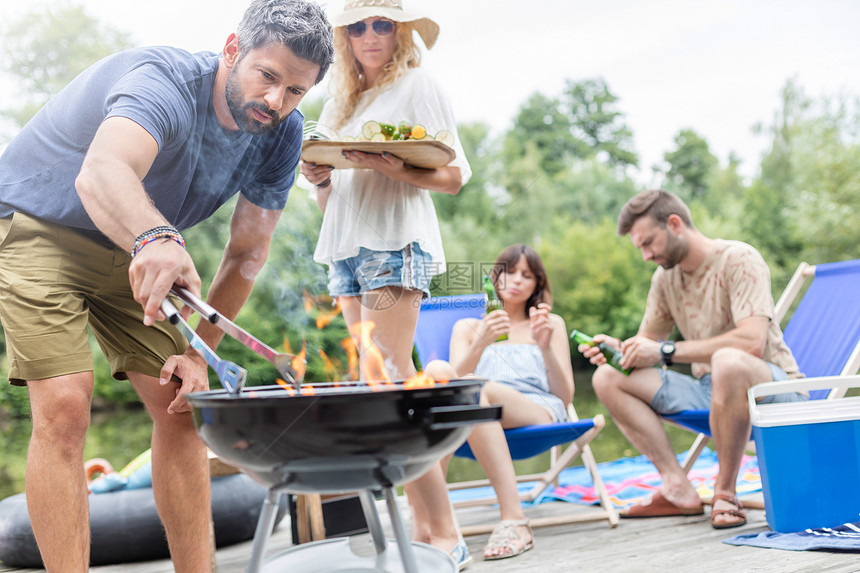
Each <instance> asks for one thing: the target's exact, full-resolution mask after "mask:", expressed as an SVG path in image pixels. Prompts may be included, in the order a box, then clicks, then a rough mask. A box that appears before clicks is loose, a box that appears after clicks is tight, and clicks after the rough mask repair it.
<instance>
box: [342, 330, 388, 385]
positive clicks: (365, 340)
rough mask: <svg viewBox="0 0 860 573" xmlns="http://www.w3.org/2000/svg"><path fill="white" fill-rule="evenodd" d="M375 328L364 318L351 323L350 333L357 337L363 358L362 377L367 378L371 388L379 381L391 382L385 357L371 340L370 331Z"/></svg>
mask: <svg viewBox="0 0 860 573" xmlns="http://www.w3.org/2000/svg"><path fill="white" fill-rule="evenodd" d="M374 328H376V324H374V323H373V322H372V321H369V320H365V321H362V322H357V323H355V324H353V325H352V328H351V329H350V334H351V335H352V337H353V338H356V339H358V344H359V349H360V351H361V356H362V357H363V358H364V360H363V361H362V365H361V371H362V379H364V380H367V382H368V385H369V386H370V387H371V389H376V386H378V385H379V383H380V382H382V383H385V384H391V383H392V382H391V377H390V376H389V375H388V370H386V368H385V358H383V356H382V352H380V350H379V347H378V346H376V344H375V343H374V342H373V337H372V336H371V333H372V332H373V329H374Z"/></svg>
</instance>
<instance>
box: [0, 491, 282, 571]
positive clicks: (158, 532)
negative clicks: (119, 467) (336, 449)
mask: <svg viewBox="0 0 860 573" xmlns="http://www.w3.org/2000/svg"><path fill="white" fill-rule="evenodd" d="M267 493H268V490H267V489H266V488H265V487H264V486H262V485H260V484H258V483H257V482H255V481H254V480H252V479H251V478H250V477H248V476H246V475H245V474H233V475H229V476H223V477H215V478H212V519H213V521H214V525H215V545H216V546H218V547H226V546H228V545H232V544H235V543H239V542H240V541H247V540H249V539H251V538H253V537H254V530H255V528H256V526H257V519H258V518H259V516H260V510H261V508H262V506H263V501H264V500H265V499H266V495H267ZM89 504H90V529H91V532H92V547H91V550H90V564H91V565H111V564H114V563H128V562H132V561H145V560H151V559H163V558H166V557H168V556H169V552H168V549H167V540H166V538H165V536H164V527H163V526H162V525H161V520H160V519H159V518H158V514H157V513H156V510H155V500H154V498H153V494H152V488H140V489H122V490H118V491H111V492H107V493H103V494H98V495H90V496H89ZM286 511H287V501H286V496H285V495H284V496H281V504H280V506H279V508H278V514H277V519H276V520H275V524H276V525H277V524H278V523H279V522H280V521H281V519H283V517H284V515H285V513H286ZM0 561H2V562H3V564H5V565H8V566H10V567H22V568H40V567H42V557H41V555H39V548H38V547H37V546H36V539H35V537H34V536H33V530H32V528H31V527H30V517H29V516H28V515H27V501H26V498H25V496H24V494H23V493H19V494H17V495H13V496H11V497H7V498H6V499H4V500H2V501H0Z"/></svg>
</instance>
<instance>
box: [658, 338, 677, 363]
mask: <svg viewBox="0 0 860 573" xmlns="http://www.w3.org/2000/svg"><path fill="white" fill-rule="evenodd" d="M673 356H675V341H674V340H667V341H665V342H661V343H660V362H662V363H663V366H671V365H672V357H673Z"/></svg>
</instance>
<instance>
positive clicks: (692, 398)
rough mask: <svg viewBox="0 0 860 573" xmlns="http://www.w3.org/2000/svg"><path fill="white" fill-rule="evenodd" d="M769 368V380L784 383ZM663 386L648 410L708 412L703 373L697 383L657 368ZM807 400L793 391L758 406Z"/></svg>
mask: <svg viewBox="0 0 860 573" xmlns="http://www.w3.org/2000/svg"><path fill="white" fill-rule="evenodd" d="M767 365H768V366H769V367H770V372H771V375H772V376H773V378H772V380H773V381H774V382H775V381H778V380H787V379H788V375H787V374H786V373H785V372H784V371H783V370H782V368H780V367H779V366H777V365H775V364H771V363H770V362H768V363H767ZM658 370H659V372H660V376H661V377H662V379H663V384H662V385H661V386H660V389H659V390H657V393H656V394H654V397H653V398H652V399H651V409H652V410H654V411H655V412H657V413H658V414H675V413H677V412H683V411H684V410H708V409H710V407H711V375H710V374H705V375H704V376H702V377H701V378H699V379H698V380H697V379H696V378H693V377H692V376H688V375H686V374H681V373H680V372H675V371H674V370H668V369H662V368H660V369H658ZM808 399H809V397H808V396H806V395H804V394H798V393H797V392H789V393H786V394H773V395H770V396H765V397H764V398H763V399H762V400H761V401H760V402H759V403H760V404H773V403H776V402H802V401H805V400H808Z"/></svg>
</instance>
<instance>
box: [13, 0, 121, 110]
mask: <svg viewBox="0 0 860 573" xmlns="http://www.w3.org/2000/svg"><path fill="white" fill-rule="evenodd" d="M0 44H2V46H3V53H4V54H5V57H4V58H3V62H2V64H0V66H2V67H3V69H4V71H6V72H7V73H8V74H10V75H11V76H12V77H13V78H14V83H15V84H17V87H18V91H19V92H20V93H21V94H26V97H24V98H21V101H24V102H25V103H23V104H21V105H19V106H18V107H12V108H5V109H0V116H2V117H6V118H8V119H10V120H11V121H12V122H13V123H15V124H16V125H17V126H19V127H21V126H23V125H24V124H25V123H27V121H29V120H30V118H31V117H33V116H34V115H35V114H36V112H37V111H38V110H39V109H40V108H41V107H42V106H43V105H44V104H45V102H47V101H48V100H49V99H50V98H51V97H52V96H53V95H54V94H55V93H57V92H58V91H60V90H61V89H62V88H63V87H65V86H66V84H68V83H69V82H70V81H71V80H72V79H73V78H74V77H75V76H77V75H78V74H79V73H81V72H82V71H83V70H84V69H86V68H87V67H88V66H89V65H90V64H92V63H94V62H96V61H97V60H99V59H101V58H103V57H105V56H107V55H108V54H111V53H114V52H118V51H120V50H123V49H126V48H129V47H131V46H132V43H131V40H130V37H129V35H128V34H126V33H124V32H120V31H118V30H115V29H113V28H111V27H109V26H106V25H104V24H102V23H100V22H99V21H98V20H97V19H96V18H94V17H92V16H90V15H89V14H87V12H86V11H85V10H84V8H83V7H81V6H78V5H74V4H66V3H62V4H52V5H50V6H38V7H35V8H33V9H32V10H30V11H28V12H26V13H24V14H23V15H22V16H21V17H20V18H17V19H14V20H12V21H8V22H5V23H4V25H3V26H2V40H0Z"/></svg>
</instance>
